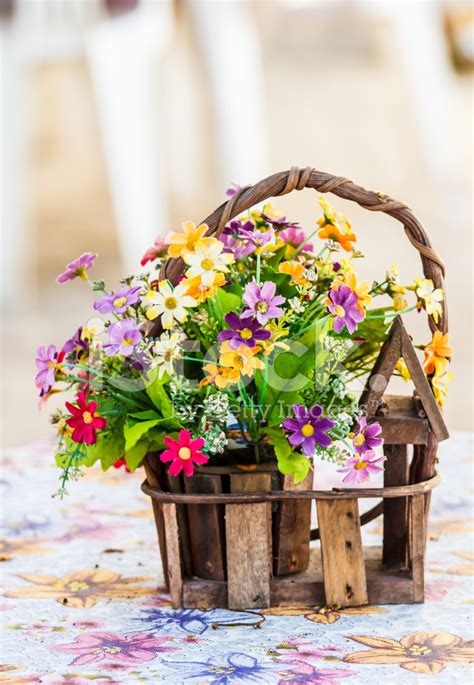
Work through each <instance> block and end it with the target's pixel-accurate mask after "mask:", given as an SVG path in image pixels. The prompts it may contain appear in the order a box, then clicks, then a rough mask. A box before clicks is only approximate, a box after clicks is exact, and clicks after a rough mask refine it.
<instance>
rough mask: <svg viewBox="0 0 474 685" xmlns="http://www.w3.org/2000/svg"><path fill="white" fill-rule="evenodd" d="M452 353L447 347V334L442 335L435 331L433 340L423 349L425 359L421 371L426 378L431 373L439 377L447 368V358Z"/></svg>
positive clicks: (449, 347) (448, 346) (450, 348)
mask: <svg viewBox="0 0 474 685" xmlns="http://www.w3.org/2000/svg"><path fill="white" fill-rule="evenodd" d="M452 353H453V349H452V347H451V346H450V345H449V333H446V334H445V335H443V334H442V333H441V332H440V331H435V332H434V334H433V339H432V340H431V342H430V343H428V345H427V346H426V347H425V359H424V362H423V369H424V371H425V373H426V375H427V376H429V375H431V374H432V373H435V372H436V374H438V375H441V374H442V373H444V372H445V371H446V369H447V368H448V363H449V362H448V358H449V357H451V355H452Z"/></svg>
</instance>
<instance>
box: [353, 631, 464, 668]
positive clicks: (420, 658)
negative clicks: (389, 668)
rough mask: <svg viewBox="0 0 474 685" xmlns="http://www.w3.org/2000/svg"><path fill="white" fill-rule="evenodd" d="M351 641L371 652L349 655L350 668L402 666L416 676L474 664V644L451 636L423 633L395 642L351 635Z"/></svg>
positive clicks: (386, 638)
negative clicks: (450, 665)
mask: <svg viewBox="0 0 474 685" xmlns="http://www.w3.org/2000/svg"><path fill="white" fill-rule="evenodd" d="M348 638H349V639H350V640H354V641H355V642H359V643H360V644H361V645H365V646H366V647H370V648H371V649H367V650H364V651H362V652H353V653H352V654H348V655H347V656H346V657H345V658H344V661H345V662H346V663H348V664H374V665H380V664H399V665H400V667H401V668H404V669H405V670H407V671H413V672H415V673H424V674H428V675H429V674H433V673H440V672H441V671H443V670H444V669H445V668H446V666H447V665H448V663H457V664H470V663H472V662H474V641H472V640H471V641H469V642H465V641H464V640H463V639H462V638H460V637H458V636H457V635H452V634H451V633H435V632H428V631H427V632H420V633H414V634H413V635H407V636H406V637H402V639H401V640H394V639H392V638H390V637H369V636H364V635H348Z"/></svg>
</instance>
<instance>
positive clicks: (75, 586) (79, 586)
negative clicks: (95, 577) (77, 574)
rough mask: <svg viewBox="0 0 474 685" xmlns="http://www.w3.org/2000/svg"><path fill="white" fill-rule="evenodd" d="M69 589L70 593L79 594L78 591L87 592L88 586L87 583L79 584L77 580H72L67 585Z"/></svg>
mask: <svg viewBox="0 0 474 685" xmlns="http://www.w3.org/2000/svg"><path fill="white" fill-rule="evenodd" d="M69 589H70V590H71V592H79V591H80V590H88V589H89V586H88V584H87V583H84V582H80V581H79V580H73V581H72V583H69Z"/></svg>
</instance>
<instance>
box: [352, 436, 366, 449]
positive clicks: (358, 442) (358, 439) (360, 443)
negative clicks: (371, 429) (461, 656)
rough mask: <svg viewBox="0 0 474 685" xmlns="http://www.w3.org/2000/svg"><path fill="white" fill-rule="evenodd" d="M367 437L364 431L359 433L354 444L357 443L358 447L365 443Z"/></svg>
mask: <svg viewBox="0 0 474 685" xmlns="http://www.w3.org/2000/svg"><path fill="white" fill-rule="evenodd" d="M364 441H365V438H364V434H363V433H359V435H356V437H355V438H354V445H357V447H360V446H361V445H363V444H364Z"/></svg>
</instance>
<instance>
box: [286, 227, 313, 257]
mask: <svg viewBox="0 0 474 685" xmlns="http://www.w3.org/2000/svg"><path fill="white" fill-rule="evenodd" d="M279 237H280V238H281V239H282V240H283V242H284V243H287V244H288V245H292V246H293V247H300V245H303V243H304V241H305V240H306V235H305V232H304V231H303V229H302V228H300V227H299V226H298V224H288V225H287V228H285V230H284V231H282V232H281V233H280V236H279ZM301 249H302V250H304V251H305V252H312V251H313V244H312V243H306V245H303V247H302V248H301Z"/></svg>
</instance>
